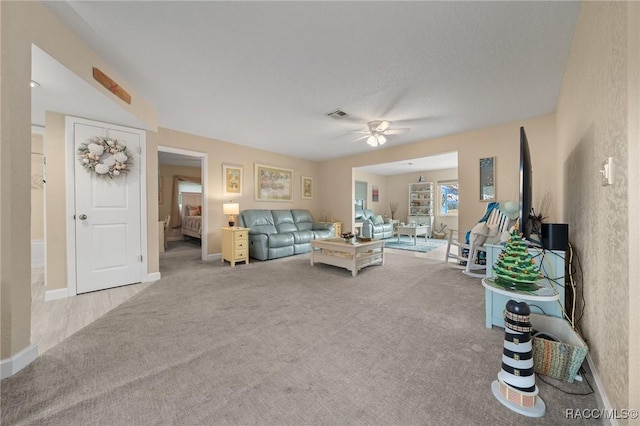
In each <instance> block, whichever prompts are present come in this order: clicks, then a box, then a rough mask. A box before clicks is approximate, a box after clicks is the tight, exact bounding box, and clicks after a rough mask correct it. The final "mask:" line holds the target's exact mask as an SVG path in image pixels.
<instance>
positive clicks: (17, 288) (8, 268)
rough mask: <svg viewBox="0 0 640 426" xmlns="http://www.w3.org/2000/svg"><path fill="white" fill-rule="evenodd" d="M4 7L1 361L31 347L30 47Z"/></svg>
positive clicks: (0, 5) (0, 29) (0, 62)
mask: <svg viewBox="0 0 640 426" xmlns="http://www.w3.org/2000/svg"><path fill="white" fill-rule="evenodd" d="M16 7H18V6H17V3H13V2H0V44H1V46H2V55H1V56H0V89H1V90H0V358H2V359H6V358H8V357H11V356H12V355H14V354H16V353H17V352H19V351H21V350H23V349H25V348H27V347H28V346H29V343H30V342H29V340H30V336H29V334H30V333H29V328H30V325H31V309H30V306H31V289H30V282H31V237H30V234H31V229H30V228H31V219H30V214H26V213H28V212H30V209H31V206H30V205H29V203H30V201H31V196H30V193H31V185H30V182H31V176H30V170H29V169H30V167H29V165H30V162H31V153H30V151H31V143H30V141H31V123H30V116H31V111H30V108H31V107H30V101H31V93H30V89H29V76H30V74H31V72H30V68H29V67H30V66H29V64H30V62H29V61H30V56H31V45H30V43H29V40H28V39H26V38H25V37H24V36H23V35H22V34H21V33H22V32H23V31H24V29H23V28H22V24H21V22H20V19H14V18H15V16H14V14H13V13H12V12H13V9H15V8H16Z"/></svg>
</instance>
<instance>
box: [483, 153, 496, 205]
mask: <svg viewBox="0 0 640 426" xmlns="http://www.w3.org/2000/svg"><path fill="white" fill-rule="evenodd" d="M495 173H496V157H487V158H481V159H480V201H495V199H496V184H495V177H496V174H495Z"/></svg>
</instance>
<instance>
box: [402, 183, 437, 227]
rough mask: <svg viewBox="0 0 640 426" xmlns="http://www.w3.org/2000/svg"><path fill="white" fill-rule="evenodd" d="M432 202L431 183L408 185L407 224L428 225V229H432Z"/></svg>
mask: <svg viewBox="0 0 640 426" xmlns="http://www.w3.org/2000/svg"><path fill="white" fill-rule="evenodd" d="M433 201H434V193H433V182H418V183H410V184H409V215H408V217H407V222H409V223H417V224H420V225H429V229H433V214H434V213H433Z"/></svg>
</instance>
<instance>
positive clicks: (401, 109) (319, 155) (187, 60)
mask: <svg viewBox="0 0 640 426" xmlns="http://www.w3.org/2000/svg"><path fill="white" fill-rule="evenodd" d="M47 7H49V8H50V9H51V10H53V11H54V13H56V14H58V16H60V18H61V19H62V20H63V21H64V22H65V23H66V24H67V25H68V26H69V27H70V28H72V29H73V30H74V31H75V32H77V33H78V34H79V35H80V36H81V38H83V39H84V40H85V41H86V42H87V43H88V44H89V45H90V46H92V47H93V49H94V50H96V51H97V52H98V53H99V54H100V56H102V57H103V58H104V59H105V60H106V61H107V62H108V63H109V64H110V65H112V66H113V67H114V68H115V69H116V70H117V71H118V73H119V74H121V75H122V76H123V77H124V78H125V79H126V81H127V82H129V83H130V84H131V85H132V86H133V87H134V88H135V89H136V90H137V91H138V92H139V93H141V94H142V95H143V96H144V97H145V98H146V99H147V100H149V101H150V102H151V103H152V105H154V106H155V107H156V109H157V111H158V121H159V125H160V126H162V127H166V128H171V129H176V130H180V131H184V132H189V133H193V134H197V135H202V136H207V137H211V138H215V139H219V140H224V141H228V142H232V143H237V144H242V145H247V146H252V147H256V148H262V149H267V150H269V151H273V152H279V153H284V154H288V155H292V156H295V157H299V158H307V159H314V160H323V159H330V158H334V157H339V156H344V155H349V154H356V153H359V152H366V151H369V150H372V149H379V148H371V147H369V146H368V145H367V144H366V141H363V140H362V141H358V142H353V141H354V139H355V138H356V137H357V135H354V134H352V133H350V131H351V130H354V129H358V128H362V127H364V126H365V125H366V122H368V121H371V120H376V119H385V120H390V121H393V122H394V124H393V125H394V126H395V127H409V128H410V129H411V130H410V131H409V132H408V133H406V134H402V135H394V136H391V137H389V142H387V144H386V145H385V147H388V146H395V145H398V144H404V143H410V142H415V141H419V140H425V139H429V138H433V137H438V136H443V135H448V134H454V133H459V132H462V131H468V130H473V129H477V128H482V127H486V126H490V125H496V124H502V123H506V122H511V121H516V120H519V119H524V118H531V117H536V116H541V115H545V114H549V113H552V112H553V111H554V109H555V105H556V101H557V97H558V93H559V90H560V86H561V82H562V75H563V72H564V67H565V64H566V61H567V57H568V54H569V49H570V45H571V39H572V35H573V30H574V26H575V22H576V19H577V15H578V12H579V7H580V4H579V2H525V1H517V2H360V1H358V2H184V1H180V2H135V1H132V2H94V1H89V2H75V1H74V2H50V3H47ZM336 108H341V109H342V110H344V111H345V112H347V113H348V114H349V117H348V118H345V119H341V120H336V119H333V118H329V117H327V116H326V115H325V114H326V113H327V112H329V111H332V110H334V109H336Z"/></svg>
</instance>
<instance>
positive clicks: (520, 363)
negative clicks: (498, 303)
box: [491, 300, 545, 417]
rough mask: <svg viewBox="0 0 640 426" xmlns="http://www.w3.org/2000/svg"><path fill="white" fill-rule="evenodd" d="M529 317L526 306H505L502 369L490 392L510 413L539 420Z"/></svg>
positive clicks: (541, 403) (539, 402) (542, 407)
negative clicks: (509, 409)
mask: <svg viewBox="0 0 640 426" xmlns="http://www.w3.org/2000/svg"><path fill="white" fill-rule="evenodd" d="M530 313H531V310H530V309H529V305H528V304H527V303H525V302H516V301H515V300H509V301H508V302H507V306H506V308H505V311H504V326H505V329H504V348H503V351H502V369H501V370H500V372H499V373H498V380H496V381H494V382H493V383H492V385H491V388H492V390H493V394H494V396H495V397H496V398H497V399H498V400H499V401H500V402H501V403H502V404H504V405H506V406H507V407H509V408H511V409H512V410H514V411H516V412H518V413H520V414H523V415H525V416H529V417H541V416H543V415H544V412H545V404H544V401H542V399H541V398H539V397H538V387H537V386H536V376H535V373H534V371H533V353H532V344H531V323H530V322H529V314H530Z"/></svg>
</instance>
